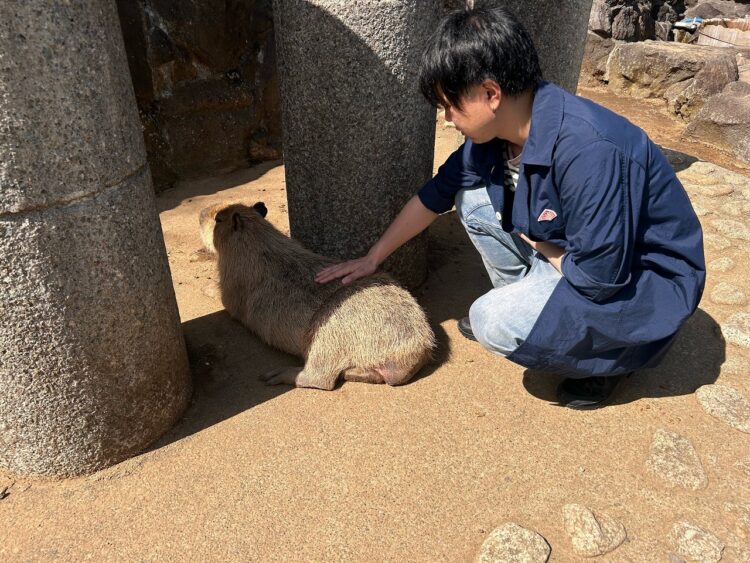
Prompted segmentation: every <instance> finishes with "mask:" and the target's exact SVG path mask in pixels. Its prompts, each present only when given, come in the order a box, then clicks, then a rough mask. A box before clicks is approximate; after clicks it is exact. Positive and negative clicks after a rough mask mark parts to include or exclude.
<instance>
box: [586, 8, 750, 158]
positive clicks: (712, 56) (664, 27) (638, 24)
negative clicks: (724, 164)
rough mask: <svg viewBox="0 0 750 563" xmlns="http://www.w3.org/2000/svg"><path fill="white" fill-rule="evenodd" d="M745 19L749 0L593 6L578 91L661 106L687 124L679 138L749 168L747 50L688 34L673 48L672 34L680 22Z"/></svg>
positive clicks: (749, 65)
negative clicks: (600, 90) (603, 91)
mask: <svg viewBox="0 0 750 563" xmlns="http://www.w3.org/2000/svg"><path fill="white" fill-rule="evenodd" d="M745 16H750V2H748V1H743V2H731V1H728V0H707V1H700V0H684V1H683V0H653V1H652V0H594V5H593V8H592V10H591V18H590V21H589V35H588V41H587V44H586V51H585V55H584V63H583V67H582V71H581V80H580V82H579V85H582V86H588V87H596V86H605V87H606V88H608V89H609V91H610V92H611V93H613V94H615V95H618V96H627V97H637V98H649V99H653V100H656V101H660V102H663V103H664V109H665V110H666V111H667V112H669V113H670V114H671V115H672V116H673V117H674V118H675V119H677V120H680V121H682V122H686V123H687V124H688V127H687V129H686V130H685V133H684V135H683V140H688V141H694V142H697V143H702V144H705V145H710V146H712V147H714V148H717V149H719V150H720V151H722V152H724V153H726V154H727V155H730V156H731V157H733V158H735V159H736V160H737V163H738V165H740V166H742V167H750V63H749V61H750V49H748V48H747V47H739V46H733V45H730V44H728V43H724V44H723V46H722V47H713V46H711V47H709V46H706V45H699V44H697V42H696V39H697V37H698V36H691V35H690V34H683V36H682V37H680V36H678V37H677V39H679V40H680V41H681V42H676V41H674V39H675V36H674V35H675V34H674V33H673V30H672V24H673V23H674V22H676V21H679V20H681V19H683V18H686V17H702V18H704V19H709V18H744V17H745ZM686 41H689V43H687V42H686Z"/></svg>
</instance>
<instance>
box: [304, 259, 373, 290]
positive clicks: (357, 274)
mask: <svg viewBox="0 0 750 563" xmlns="http://www.w3.org/2000/svg"><path fill="white" fill-rule="evenodd" d="M377 269H378V262H377V260H376V259H375V258H373V257H372V256H370V255H369V254H368V255H367V256H363V257H362V258H356V259H354V260H349V261H348V262H343V263H341V264H335V265H333V266H328V267H327V268H324V269H322V270H321V271H320V272H318V273H317V274H315V281H316V282H318V283H328V282H329V281H331V280H335V279H336V278H343V279H342V280H341V283H342V284H343V285H348V284H350V283H352V282H353V281H355V280H358V279H359V278H363V277H365V276H369V275H370V274H373V273H375V270H377Z"/></svg>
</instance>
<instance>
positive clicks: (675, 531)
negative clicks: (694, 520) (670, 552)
mask: <svg viewBox="0 0 750 563" xmlns="http://www.w3.org/2000/svg"><path fill="white" fill-rule="evenodd" d="M669 539H670V542H671V543H672V545H673V546H674V548H675V549H676V550H677V552H678V553H679V554H680V555H682V556H683V557H686V558H687V559H689V560H690V561H691V562H694V563H716V562H717V561H721V555H722V552H723V551H724V543H723V542H722V541H721V540H720V539H719V538H717V537H716V536H715V535H713V534H712V533H711V532H709V531H706V530H704V529H703V528H699V527H698V526H696V525H694V524H691V523H689V522H678V523H677V524H675V525H674V526H673V527H672V533H671V534H670V537H669Z"/></svg>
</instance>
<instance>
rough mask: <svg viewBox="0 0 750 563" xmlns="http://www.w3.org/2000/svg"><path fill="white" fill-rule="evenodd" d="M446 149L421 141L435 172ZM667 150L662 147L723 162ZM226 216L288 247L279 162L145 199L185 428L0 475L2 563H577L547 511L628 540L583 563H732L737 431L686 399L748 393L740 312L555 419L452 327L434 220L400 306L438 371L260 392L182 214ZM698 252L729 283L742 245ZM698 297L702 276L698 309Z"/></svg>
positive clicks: (463, 246) (742, 481)
mask: <svg viewBox="0 0 750 563" xmlns="http://www.w3.org/2000/svg"><path fill="white" fill-rule="evenodd" d="M583 93H584V94H588V95H589V96H590V97H594V98H595V99H597V100H598V101H600V102H603V103H605V104H607V105H613V106H615V109H622V108H624V109H625V110H626V111H625V113H626V115H628V116H632V117H633V119H634V121H636V122H637V123H639V124H641V125H642V126H644V127H645V128H646V130H647V131H649V132H650V133H652V134H653V136H654V137H655V138H656V140H657V141H660V142H662V143H664V142H665V141H673V140H675V139H677V138H678V136H677V135H676V134H675V132H676V131H678V130H679V124H677V123H676V122H672V123H670V121H671V120H670V119H669V118H666V117H664V116H663V115H662V114H660V112H659V110H658V108H655V107H654V106H651V105H649V104H643V103H641V102H637V101H632V102H631V103H630V104H628V105H627V106H624V105H623V104H622V102H621V101H619V100H613V99H611V97H609V96H608V95H607V94H606V93H603V92H594V91H590V92H583ZM665 119H666V120H667V121H665ZM455 142H456V137H455V132H454V131H453V130H452V129H450V128H447V127H444V126H442V125H439V126H438V139H437V144H436V163H439V162H442V160H444V159H445V157H446V156H447V155H448V154H449V153H450V151H451V150H452V149H453V147H454V146H455ZM675 142H677V145H675V144H674V143H672V142H666V143H665V144H667V145H668V146H671V147H672V148H675V149H676V150H679V151H681V152H685V153H689V154H692V155H697V156H699V157H702V158H705V159H709V160H710V159H711V158H716V159H718V161H719V162H720V163H723V164H724V165H729V164H732V163H731V162H729V161H728V160H727V159H726V157H725V156H723V155H716V154H712V153H711V151H708V152H706V150H705V149H702V148H700V147H694V146H689V147H688V146H686V145H682V144H680V143H679V141H675ZM686 158H687V159H688V162H690V161H692V160H694V159H690V158H689V157H686ZM722 159H724V160H722ZM238 199H241V200H247V201H250V202H254V201H258V200H260V201H264V202H265V204H266V205H267V207H268V209H269V214H268V218H269V220H270V221H271V222H273V223H274V224H275V225H277V226H278V227H279V228H280V229H282V230H287V228H288V221H287V213H286V199H285V185H284V169H283V167H282V166H281V165H280V163H268V164H264V165H261V166H257V167H254V168H252V169H248V170H242V171H239V172H236V173H232V174H229V175H226V176H222V177H218V178H211V179H206V180H200V181H191V182H184V183H182V184H180V185H179V186H177V187H176V188H175V189H172V190H169V191H168V192H165V193H163V194H162V195H160V196H159V198H158V206H159V211H160V215H161V221H162V227H163V230H164V236H165V241H166V246H167V249H168V253H169V260H170V265H171V268H172V276H173V281H174V287H175V292H176V296H177V300H178V304H179V308H180V314H181V318H182V322H183V327H184V331H185V336H186V340H187V343H188V348H189V352H190V357H191V365H192V369H193V375H194V380H195V393H194V397H193V400H192V403H191V406H190V407H189V409H188V411H187V412H186V414H185V416H184V418H183V420H182V421H181V422H180V423H179V424H178V425H177V426H176V427H175V428H174V429H172V431H171V432H169V433H168V434H167V435H166V436H164V437H163V438H162V439H161V440H160V441H159V442H158V443H157V444H155V445H153V447H151V448H150V449H149V450H148V451H147V452H144V453H143V454H142V455H139V456H137V457H135V458H133V459H130V460H128V461H125V462H123V463H121V464H119V465H117V466H115V467H112V468H110V469H107V470H105V471H101V472H99V473H97V474H94V475H92V476H89V477H84V478H79V479H70V480H64V481H32V480H24V479H19V478H12V477H11V476H7V475H6V476H0V490H2V489H3V487H9V488H8V493H9V494H7V496H6V497H5V498H4V499H3V500H1V501H0V530H2V532H1V533H0V539H1V540H2V541H0V559H2V560H3V561H82V560H93V561H251V560H252V561H339V560H352V561H376V560H377V561H472V560H474V559H475V558H476V556H477V554H478V552H479V550H480V546H481V545H482V543H483V542H484V540H485V539H486V537H487V535H488V534H489V533H490V532H491V531H492V530H494V529H495V528H496V527H498V526H500V525H502V524H504V523H506V522H516V523H518V524H519V525H521V526H524V527H526V528H529V529H532V530H535V531H536V532H538V533H539V534H541V535H542V536H544V538H546V540H547V542H548V543H549V545H550V546H551V548H552V555H551V559H550V560H551V561H580V560H581V559H582V557H581V556H580V555H578V554H576V552H575V551H574V550H573V548H572V545H571V541H570V538H569V536H568V534H567V532H566V530H565V527H564V524H563V517H562V507H563V506H564V505H565V504H567V503H579V504H582V505H585V506H587V507H590V508H592V509H594V510H596V511H600V512H603V513H606V514H608V515H610V516H612V517H613V518H616V519H617V520H618V521H620V522H622V523H623V525H624V526H625V529H626V531H627V539H626V540H625V542H624V543H623V544H622V545H621V546H620V547H619V548H617V549H616V550H614V551H613V552H611V553H609V554H607V555H604V556H602V557H600V558H599V559H600V560H601V561H612V562H615V561H617V562H620V561H634V562H635V561H643V562H653V561H669V557H670V554H672V553H675V547H674V545H673V544H672V543H670V540H669V536H670V533H671V530H672V526H673V525H674V524H675V523H676V522H677V521H681V520H687V521H690V522H694V523H696V524H697V525H700V526H701V527H705V528H706V529H708V530H711V532H712V533H714V534H716V535H717V536H718V537H720V538H721V539H722V540H723V542H724V543H725V545H726V547H725V549H724V559H723V560H724V561H740V560H748V559H745V558H746V557H750V555H748V554H749V553H750V552H749V551H747V550H745V548H746V547H747V543H746V542H748V541H750V540H748V539H747V538H748V537H749V536H750V527H747V528H745V527H743V526H745V524H743V522H744V521H743V520H742V519H741V518H740V516H738V512H737V511H738V510H740V511H741V510H743V509H742V508H738V509H735V508H733V507H734V506H735V504H736V503H740V504H741V503H742V502H750V473H748V470H746V469H743V467H742V466H741V465H738V463H739V462H740V461H741V460H742V458H743V457H748V455H750V442H749V441H748V435H747V434H742V433H740V432H738V431H737V430H734V429H731V428H729V427H728V426H726V425H725V424H724V423H722V422H721V421H719V420H716V419H715V418H712V417H710V416H708V415H707V414H706V413H705V412H704V411H703V410H702V409H701V408H700V406H699V405H698V403H697V402H696V399H695V396H694V391H695V390H696V389H697V388H698V387H700V386H701V385H705V384H711V383H716V382H719V383H723V384H727V385H731V386H732V387H734V388H735V389H737V390H738V391H740V392H741V393H743V394H744V395H745V396H750V384H749V383H748V380H747V377H746V373H747V372H746V365H747V356H746V355H745V352H744V351H743V350H741V349H740V348H738V347H735V346H730V345H728V344H727V343H726V342H725V341H724V339H723V338H722V335H721V329H720V324H721V323H722V322H723V321H724V319H725V318H726V317H728V316H729V315H731V314H732V313H733V312H735V311H736V310H745V309H746V308H745V307H734V306H719V305H713V304H711V303H708V300H704V301H706V303H705V304H704V305H703V306H702V307H701V310H699V311H698V313H696V315H695V316H694V317H693V318H692V319H691V321H690V322H689V323H688V324H687V326H686V328H685V330H684V331H683V333H682V334H681V336H680V337H679V339H678V341H677V343H676V345H675V346H674V348H673V349H672V351H671V352H670V354H669V355H668V357H667V359H666V360H665V361H664V363H663V364H662V365H661V366H660V367H659V368H657V369H654V370H650V371H647V372H646V371H644V372H639V373H637V374H636V375H634V376H633V377H632V378H631V379H630V380H629V381H628V383H627V385H626V386H625V387H624V388H623V389H622V391H621V393H620V394H619V395H618V396H617V398H616V399H615V400H614V401H613V403H612V404H610V405H609V406H607V407H606V408H602V409H599V410H595V411H589V412H578V411H572V410H567V409H564V408H560V407H558V406H556V405H555V403H554V394H555V393H554V392H555V387H556V385H557V380H556V379H555V378H552V377H548V376H543V375H541V374H538V373H531V372H527V371H525V370H524V369H522V368H521V367H519V366H516V365H514V364H511V363H510V362H508V361H505V360H503V359H501V358H498V357H495V356H493V355H491V354H489V353H487V352H485V351H484V350H483V349H482V348H481V347H480V346H479V345H478V344H476V343H474V342H470V341H468V340H465V339H464V338H462V337H461V335H460V334H459V333H458V331H457V329H456V320H457V319H459V318H461V317H462V316H464V315H465V314H466V312H467V310H468V307H469V306H470V304H471V303H472V301H473V300H474V299H476V298H477V297H478V296H479V295H481V294H482V293H483V292H484V291H486V290H487V289H488V288H489V287H490V286H489V282H488V280H487V279H486V274H485V272H484V269H483V267H482V264H481V261H480V259H479V258H478V255H477V254H476V252H475V251H474V249H473V247H472V246H471V244H470V242H469V241H468V239H467V237H466V235H465V234H464V232H463V230H462V229H461V227H460V225H459V224H458V222H457V220H456V217H455V214H454V213H449V214H446V215H445V216H442V217H441V218H440V219H439V220H438V221H437V223H436V224H435V226H434V227H433V228H432V229H431V233H430V237H431V238H430V244H431V246H430V255H429V256H430V259H429V264H430V274H429V278H428V280H427V282H426V283H425V284H424V285H423V286H422V287H420V288H419V289H418V290H417V291H416V296H417V298H418V299H419V301H420V302H421V303H422V305H423V306H424V307H425V309H426V310H427V312H428V315H429V316H430V319H431V321H432V323H433V324H434V327H435V329H436V333H437V335H438V338H439V340H440V343H441V362H440V363H439V364H437V365H435V366H432V367H431V368H430V369H428V370H426V372H425V373H423V374H422V375H421V377H419V378H418V379H417V380H415V381H414V382H412V383H410V384H409V385H406V386H404V387H400V388H389V387H387V386H375V385H366V384H358V383H345V384H343V385H342V386H340V387H339V388H337V389H336V390H335V391H332V392H324V391H316V390H304V389H290V388H288V387H267V386H265V385H263V384H262V383H260V382H259V381H258V376H259V375H260V374H262V373H264V372H265V371H267V370H269V369H272V368H275V367H278V366H281V365H285V364H297V363H298V362H297V361H296V360H295V359H294V358H292V357H289V356H287V355H285V354H283V353H280V352H278V351H275V350H273V349H270V348H269V347H267V346H265V345H263V344H262V343H260V342H259V341H258V340H257V339H256V338H255V337H253V336H252V335H251V334H249V333H248V332H247V331H246V330H245V329H244V328H243V327H242V326H240V325H239V324H238V323H236V322H234V321H233V320H231V319H230V318H229V316H228V315H227V314H226V313H225V312H224V311H223V309H222V307H221V304H220V301H219V298H218V290H217V286H216V272H215V264H214V262H213V261H212V260H211V259H209V258H208V257H207V256H206V255H205V254H204V253H202V252H200V241H199V237H198V229H197V224H198V223H197V218H198V212H199V211H200V209H201V208H203V207H204V206H206V205H209V204H212V203H216V202H220V201H231V200H238ZM703 205H710V202H709V203H708V204H706V203H704V204H703ZM717 205H718V203H717ZM711 252H712V253H713V254H712V255H711V257H712V258H716V257H718V256H719V255H724V254H726V253H730V252H734V253H735V254H732V256H734V257H735V258H736V260H735V261H736V262H737V263H738V268H737V269H736V270H734V271H733V273H732V274H730V275H731V276H732V278H733V279H738V280H740V282H741V283H742V284H743V286H744V287H747V284H746V282H745V281H744V280H745V279H747V277H746V274H747V268H746V267H745V263H746V262H747V260H746V259H745V260H743V258H744V257H746V251H745V250H744V248H738V247H737V246H736V245H735V246H733V247H731V248H724V249H723V250H721V251H718V250H717V251H711ZM715 284H716V280H715V279H711V278H709V288H708V291H710V290H711V289H712V288H713V286H714V285H715ZM661 428H664V429H668V430H671V431H674V432H677V433H679V434H681V435H683V436H686V437H688V438H689V439H690V440H691V442H692V444H693V446H694V447H695V449H696V451H697V452H698V455H699V458H700V460H701V462H702V464H703V468H704V470H705V473H706V474H707V478H708V485H707V487H706V488H703V489H701V490H689V489H685V488H682V487H679V486H673V485H669V484H667V483H665V482H664V480H662V479H660V478H659V477H658V476H656V475H654V474H653V473H651V472H649V471H648V470H647V469H646V466H645V462H646V459H647V458H648V456H649V451H650V445H651V442H652V437H653V435H654V433H655V431H656V430H658V429H661ZM741 514H744V513H741ZM749 514H750V513H749ZM748 522H750V520H748ZM743 544H744V545H743Z"/></svg>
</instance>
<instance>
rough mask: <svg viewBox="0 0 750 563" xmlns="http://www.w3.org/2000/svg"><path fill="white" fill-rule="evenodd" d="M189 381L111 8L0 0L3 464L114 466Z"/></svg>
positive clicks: (181, 399) (140, 443)
mask: <svg viewBox="0 0 750 563" xmlns="http://www.w3.org/2000/svg"><path fill="white" fill-rule="evenodd" d="M190 387H191V385H190V376H189V371H188V364H187V357H186V352H185V346H184V341H183V338H182V333H181V329H180V321H179V316H178V312H177V307H176V303H175V297H174V292H173V289H172V283H171V279H170V273H169V268H168V263H167V257H166V252H165V249H164V241H163V238H162V235H161V230H160V226H159V218H158V215H157V213H156V208H155V202H154V196H153V192H152V187H151V179H150V175H149V169H148V165H147V164H146V155H145V152H144V148H143V138H142V134H141V128H140V124H139V121H138V115H137V112H136V106H135V100H134V96H133V90H132V85H131V82H130V76H129V73H128V66H127V63H126V60H125V53H124V50H123V42H122V36H121V33H120V28H119V24H118V17H117V11H116V9H115V5H114V0H101V1H97V2H89V1H87V0H69V1H67V2H47V1H45V0H25V1H24V2H0V389H2V393H0V465H1V466H2V467H4V468H6V469H9V470H10V471H12V472H15V473H21V474H43V475H56V476H64V475H75V474H81V473H87V472H91V471H93V470H96V469H99V468H102V467H105V466H108V465H111V464H113V463H116V462H118V461H120V460H122V459H124V458H126V457H128V456H131V455H133V454H135V453H137V452H139V451H142V450H143V449H144V448H145V447H147V446H148V445H149V444H150V443H151V442H153V441H154V440H155V439H156V438H158V437H159V436H160V435H161V434H162V433H163V432H165V431H166V430H167V429H168V428H170V426H172V424H173V423H174V422H175V421H176V420H177V418H178V417H179V416H180V415H181V414H182V412H183V410H184V408H185V407H186V405H187V403H188V400H189V397H190Z"/></svg>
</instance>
